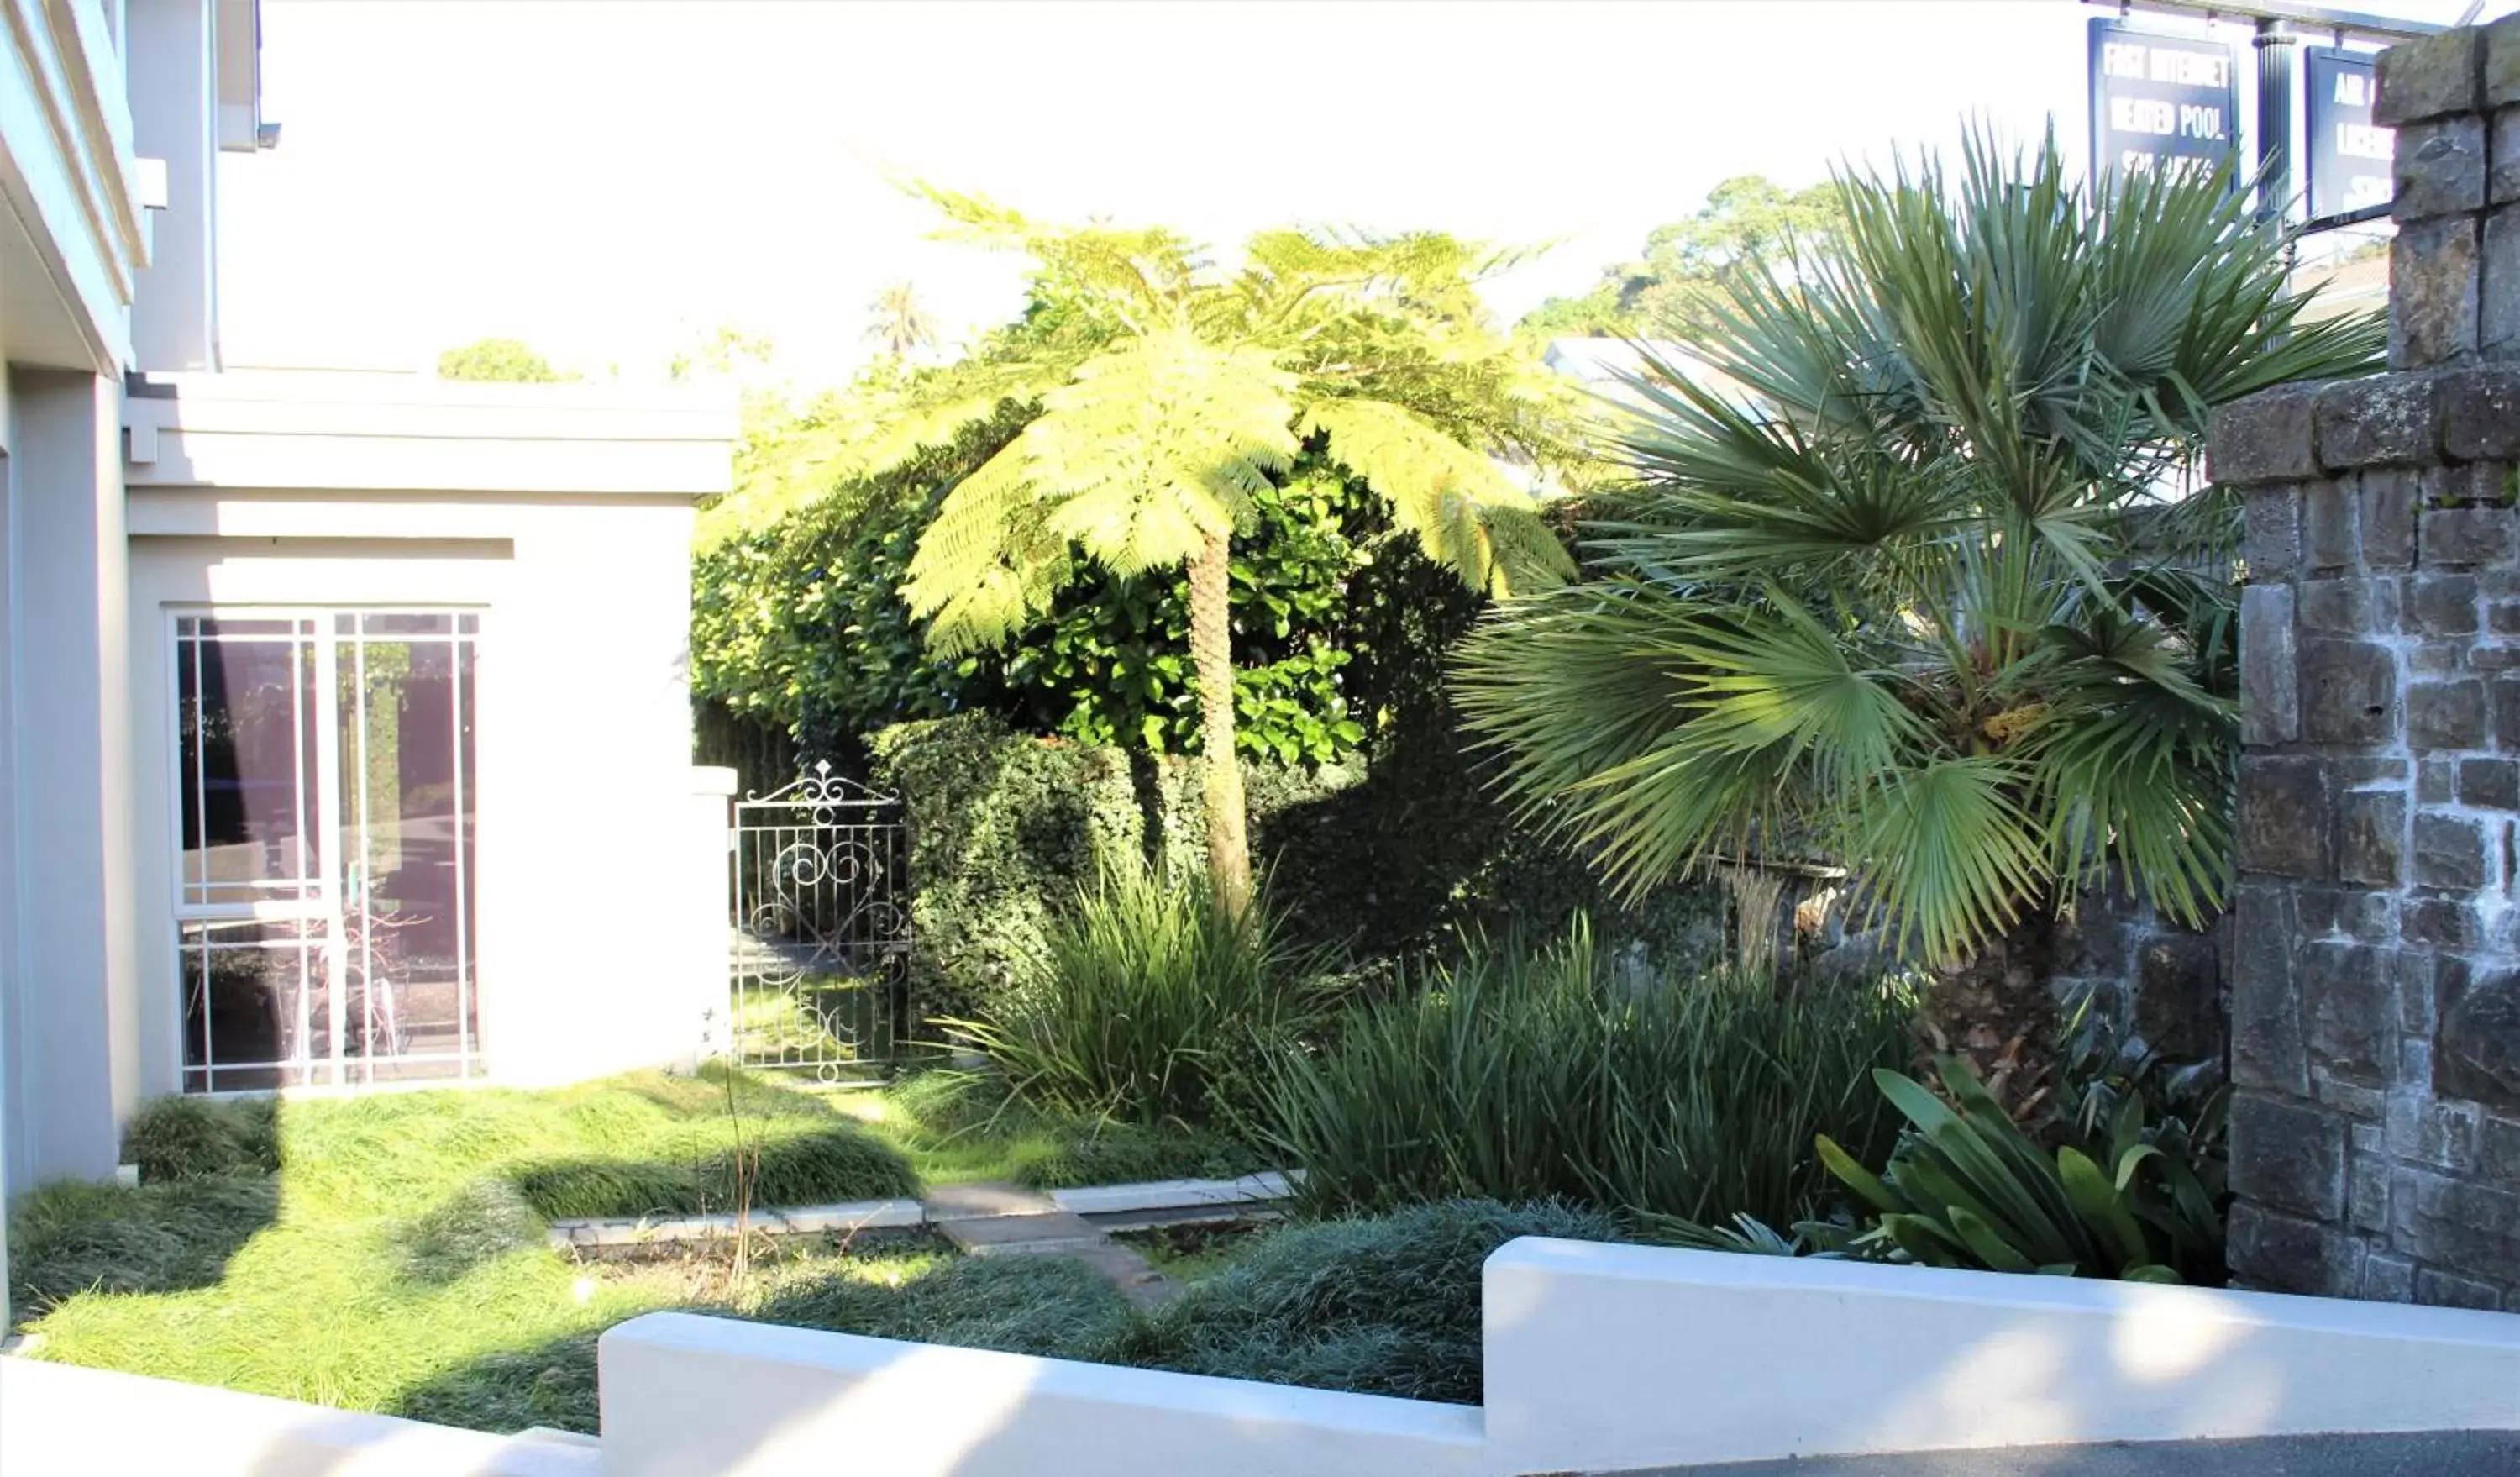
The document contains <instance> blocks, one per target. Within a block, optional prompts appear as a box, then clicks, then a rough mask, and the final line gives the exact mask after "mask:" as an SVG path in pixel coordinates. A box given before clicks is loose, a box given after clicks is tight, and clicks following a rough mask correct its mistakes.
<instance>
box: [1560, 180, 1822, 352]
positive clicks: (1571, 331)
mask: <svg viewBox="0 0 2520 1477" xmlns="http://www.w3.org/2000/svg"><path fill="white" fill-rule="evenodd" d="M1845 230H1846V214H1845V209H1844V205H1843V203H1842V201H1841V200H1840V198H1839V195H1838V192H1837V189H1836V187H1835V186H1833V185H1830V184H1828V183H1826V182H1823V183H1821V184H1817V185H1806V186H1804V187H1802V188H1801V189H1798V190H1788V189H1786V188H1785V187H1784V186H1782V185H1778V184H1777V183H1776V182H1775V181H1773V180H1771V179H1769V178H1767V177H1766V176H1765V175H1759V174H1743V175H1736V176H1734V177H1733V178H1732V179H1728V180H1726V181H1724V182H1723V183H1722V184H1719V185H1717V186H1716V187H1715V188H1714V189H1712V190H1709V191H1708V192H1706V203H1705V204H1704V205H1701V206H1700V207H1698V209H1697V210H1696V211H1695V212H1694V213H1692V214H1690V215H1688V217H1686V218H1685V219H1682V220H1677V221H1673V222H1671V223H1669V224H1667V225H1661V226H1656V227H1655V228H1654V229H1653V230H1652V231H1651V232H1650V233H1648V234H1647V235H1646V237H1645V246H1644V254H1643V256H1641V257H1639V258H1637V259H1636V260H1633V261H1626V262H1619V263H1615V264H1613V265H1611V266H1608V267H1605V268H1603V269H1602V272H1601V281H1600V282H1599V283H1598V285H1597V286H1595V287H1594V289H1593V290H1592V291H1589V292H1586V293H1584V294H1583V295H1582V296H1579V297H1553V298H1550V299H1549V300H1548V301H1547V302H1544V303H1542V304H1541V305H1540V306H1539V307H1536V308H1534V309H1532V310H1531V312H1529V313H1528V314H1526V315H1524V317H1523V319H1522V321H1521V323H1520V324H1518V325H1516V332H1517V334H1518V335H1520V336H1524V337H1526V338H1535V337H1536V338H1552V337H1561V336H1579V337H1580V336H1621V337H1638V338H1693V337H1695V336H1697V335H1698V333H1699V332H1701V331H1702V330H1703V329H1705V328H1706V327H1707V323H1708V313H1709V311H1710V309H1711V308H1712V307H1713V306H1714V305H1715V304H1716V302H1717V301H1718V300H1719V298H1720V294H1721V289H1722V284H1723V282H1724V279H1725V277H1726V275H1727V274H1729V273H1732V272H1734V271H1736V270H1739V269H1740V268H1741V267H1742V266H1743V265H1744V264H1745V263H1747V262H1749V261H1750V260H1752V259H1753V258H1756V257H1779V256H1790V255H1798V254H1807V253H1811V252H1817V251H1823V250H1825V249H1827V248H1828V247H1829V246H1831V245H1832V244H1833V243H1834V242H1835V241H1837V240H1838V239H1839V238H1840V237H1842V236H1843V235H1844V233H1845Z"/></svg>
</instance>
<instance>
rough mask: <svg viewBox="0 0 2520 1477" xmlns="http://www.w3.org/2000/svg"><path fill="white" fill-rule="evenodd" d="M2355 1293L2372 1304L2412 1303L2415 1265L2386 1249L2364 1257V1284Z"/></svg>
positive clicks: (2413, 1298)
mask: <svg viewBox="0 0 2520 1477" xmlns="http://www.w3.org/2000/svg"><path fill="white" fill-rule="evenodd" d="M2354 1295H2355V1296H2356V1297H2359V1298H2362V1299H2363V1300H2364V1301H2365V1302H2372V1303H2411V1302H2413V1301H2414V1300H2415V1264H2414V1263H2412V1262H2409V1261H2408V1260H2407V1259H2406V1258H2405V1257H2400V1256H2391V1255H2389V1254H2387V1253H2386V1252H2378V1251H2375V1252H2372V1253H2370V1254H2369V1255H2367V1256H2365V1257H2364V1258H2363V1286H2362V1288H2361V1290H2359V1291H2357V1292H2356V1293H2355V1294H2354Z"/></svg>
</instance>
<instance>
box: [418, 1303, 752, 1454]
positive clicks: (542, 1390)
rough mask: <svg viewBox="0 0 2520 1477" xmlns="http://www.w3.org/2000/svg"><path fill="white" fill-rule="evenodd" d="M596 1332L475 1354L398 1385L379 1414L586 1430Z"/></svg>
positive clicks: (487, 1426) (493, 1427)
mask: <svg viewBox="0 0 2520 1477" xmlns="http://www.w3.org/2000/svg"><path fill="white" fill-rule="evenodd" d="M691 1311H692V1312H695V1313H707V1312H713V1311H717V1310H712V1309H706V1308H695V1309H692V1310H691ZM601 1336H602V1333H601V1331H600V1330H596V1329H589V1330H587V1331H586V1332H583V1333H571V1334H565V1335H562V1337H559V1338H554V1339H546V1340H545V1341H543V1342H542V1343H539V1344H535V1345H533V1346H532V1347H530V1348H525V1349H509V1350H502V1351H500V1352H499V1353H496V1354H487V1355H483V1356H481V1357H479V1358H477V1359H473V1360H471V1361H468V1362H466V1363H464V1364H462V1365H457V1366H455V1367H454V1368H452V1369H448V1370H446V1371H445V1372H444V1373H441V1374H439V1375H437V1376H436V1377H435V1378H433V1379H430V1380H427V1381H426V1382H425V1383H422V1384H419V1385H416V1386H414V1387H413V1388H411V1389H410V1390H407V1391H405V1392H404V1393H403V1396H402V1398H401V1399H400V1400H399V1401H396V1402H395V1403H394V1405H393V1407H392V1408H391V1409H390V1410H387V1411H386V1412H385V1413H387V1414H389V1415H402V1416H407V1417H409V1418H410V1419H413V1420H426V1421H429V1422H431V1423H433V1424H436V1425H441V1426H464V1427H467V1428H469V1429H472V1430H475V1431H494V1432H498V1433H501V1434H503V1435H504V1434H509V1433H513V1432H517V1431H521V1430H523V1429H525V1428H526V1427H527V1426H554V1427H557V1428H559V1429H561V1430H563V1431H583V1432H586V1433H588V1434H590V1435H591V1434H593V1433H594V1431H595V1429H596V1417H597V1405H596V1393H595V1341H596V1339H598V1338H599V1337H601Z"/></svg>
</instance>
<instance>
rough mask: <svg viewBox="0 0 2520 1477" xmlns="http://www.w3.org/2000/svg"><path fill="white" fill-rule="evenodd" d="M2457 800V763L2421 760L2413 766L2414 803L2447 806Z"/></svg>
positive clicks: (2451, 760) (2452, 760)
mask: <svg viewBox="0 0 2520 1477" xmlns="http://www.w3.org/2000/svg"><path fill="white" fill-rule="evenodd" d="M2457 798H2458V761H2457V760H2455V759H2423V760H2418V761H2417V762H2416V765H2415V803H2416V804H2418V805H2448V804H2450V803H2451V802H2453V801H2454V800H2456V799H2457Z"/></svg>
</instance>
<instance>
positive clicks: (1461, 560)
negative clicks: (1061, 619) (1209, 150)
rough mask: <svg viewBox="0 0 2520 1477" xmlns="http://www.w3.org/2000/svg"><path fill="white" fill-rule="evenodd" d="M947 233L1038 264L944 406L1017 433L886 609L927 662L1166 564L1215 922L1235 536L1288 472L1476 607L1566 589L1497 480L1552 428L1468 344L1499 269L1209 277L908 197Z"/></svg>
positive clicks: (1242, 873)
mask: <svg viewBox="0 0 2520 1477" xmlns="http://www.w3.org/2000/svg"><path fill="white" fill-rule="evenodd" d="M927 193H928V195H929V198H930V199H932V200H933V201H935V202H936V203H937V204H938V205H939V206H940V207H941V208H942V209H943V210H944V212H945V214H946V216H947V218H948V220H949V221H951V222H952V223H953V224H954V226H955V227H956V228H957V230H958V232H959V233H960V234H962V235H964V236H966V237H967V238H969V239H973V240H976V241H980V242H983V243H986V244H989V245H993V246H1004V247H1011V248H1013V249H1018V250H1022V251H1024V252H1026V253H1028V254H1029V255H1031V256H1032V258H1033V259H1034V261H1035V263H1036V271H1035V276H1034V281H1033V291H1032V307H1031V309H1030V311H1029V312H1028V314H1027V318H1026V322H1025V324H1024V326H1023V330H1024V331H1023V332H1022V333H1020V334H1015V335H1010V336H1004V337H1002V338H1001V339H999V341H998V342H996V343H995V344H993V345H992V346H991V348H990V350H989V352H987V353H985V354H984V355H982V356H980V357H979V358H978V360H977V361H976V362H975V363H974V364H972V365H971V366H970V367H969V368H968V370H967V372H966V373H964V374H963V375H961V376H959V377H957V387H958V388H960V389H963V390H967V391H968V396H967V399H966V400H965V401H964V402H963V403H962V404H961V405H954V404H951V403H950V402H949V404H948V405H947V406H946V407H945V408H944V409H943V410H942V411H941V412H940V413H939V414H940V416H941V419H942V420H943V421H945V422H949V423H959V422H967V420H969V419H971V415H972V412H973V410H974V409H976V408H982V407H985V406H991V405H994V404H996V403H997V402H998V401H1000V400H1002V399H1006V398H1023V399H1038V401H1039V402H1040V405H1041V407H1042V409H1041V414H1040V416H1039V417H1038V418H1037V419H1035V420H1033V421H1032V422H1031V423H1030V424H1028V425H1025V426H1024V428H1023V429H1022V431H1021V432H1020V433H1018V434H1017V435H1016V436H1015V437H1014V439H1013V440H1012V441H1011V442H1009V443H1008V445H1007V446H1006V447H1005V448H1004V449H1002V450H1000V451H999V452H997V454H996V455H994V456H992V457H991V458H990V459H989V460H988V461H987V462H986V463H984V464H983V465H981V466H980V467H979V468H978V469H977V470H975V471H973V472H972V473H971V475H969V476H968V477H967V478H965V479H964V480H962V481H961V482H959V483H957V484H956V485H955V486H954V488H953V490H952V491H951V492H949V493H948V494H947V495H946V497H945V499H944V501H943V503H942V504H941V505H940V507H939V509H938V511H937V514H936V518H935V521H934V522H933V523H932V524H931V525H930V526H929V527H928V528H927V530H926V532H925V533H924V534H923V535H922V537H921V539H920V541H919V547H918V551H917V553H916V555H915V556H914V557H913V559H912V560H911V564H910V570H909V578H908V580H907V582H906V584H905V585H904V587H903V594H904V596H905V598H906V599H907V601H908V604H909V605H910V608H911V609H912V611H913V612H914V613H915V614H918V615H920V616H922V617H924V618H927V619H928V621H929V626H928V637H927V639H928V642H929V644H930V645H931V647H933V648H934V649H937V650H938V651H940V652H941V653H943V654H946V655H948V656H952V655H956V654H959V653H966V652H969V651H973V650H977V649H985V648H987V647H990V646H992V645H993V644H996V643H1000V642H1003V641H1004V640H1006V639H1007V638H1008V637H1009V635H1010V634H1012V632H1014V631H1016V630H1018V629H1020V628H1021V627H1022V626H1023V625H1024V624H1025V623H1026V622H1027V621H1028V620H1030V619H1032V618H1034V617H1035V616H1037V615H1038V614H1039V613H1040V612H1042V611H1043V610H1045V609H1047V608H1048V607H1049V606H1050V604H1051V603H1052V601H1053V600H1054V598H1055V597H1056V595H1057V592H1058V591H1059V589H1060V588H1061V587H1062V586H1064V585H1065V584H1067V583H1068V582H1069V581H1070V580H1071V579H1073V578H1075V577H1076V576H1077V575H1078V573H1079V572H1080V569H1081V568H1082V567H1083V566H1084V565H1087V564H1091V565H1094V566H1099V567H1100V568H1101V569H1102V570H1103V571H1105V572H1106V573H1108V574H1109V575H1112V576H1116V577H1118V578H1120V579H1124V580H1126V579H1133V578H1139V577H1142V576H1146V575H1148V574H1150V573H1153V572H1155V571H1161V570H1169V569H1173V568H1182V569H1184V570H1185V571H1186V573H1187V576H1188V580H1187V583H1188V595H1189V616H1190V648H1191V657H1192V661H1193V669H1194V673H1195V693H1196V695H1197V701H1198V711H1199V719H1200V724H1199V729H1200V737H1199V744H1198V747H1199V751H1200V753H1201V756H1202V762H1201V777H1202V785H1203V789H1204V792H1205V796H1206V802H1207V803H1206V823H1207V828H1208V861H1209V867H1210V872H1211V875H1212V880H1213V883H1214V891H1215V896H1216V900H1217V903H1218V906H1219V907H1221V908H1224V909H1227V910H1229V911H1239V909H1240V908H1241V907H1242V905H1243V903H1244V901H1245V900H1246V899H1247V897H1248V895H1249V891H1250V859H1249V849H1248V845H1247V843H1246V841H1245V838H1244V834H1243V828H1244V804H1243V796H1242V781H1241V774H1240V771H1239V768H1238V765H1237V762H1236V760H1235V749H1236V743H1235V729H1236V714H1235V702H1234V693H1235V672H1234V660H1235V654H1234V639H1233V630H1232V613H1233V607H1232V600H1231V585H1232V572H1233V551H1232V545H1233V540H1234V538H1235V536H1236V534H1237V533H1238V531H1240V532H1248V531H1250V530H1251V529H1252V528H1253V527H1254V525H1255V522H1256V519H1257V516H1258V510H1259V506H1260V503H1261V500H1263V499H1264V498H1267V497H1269V496H1271V495H1272V494H1273V493H1274V492H1275V491H1276V490H1278V489H1279V488H1280V487H1281V486H1282V485H1283V478H1284V476H1285V475H1286V473H1287V472H1288V471H1289V470H1291V469H1292V468H1293V467H1294V466H1295V464H1296V461H1297V459H1298V457H1299V456H1302V455H1304V454H1306V453H1307V452H1311V453H1314V454H1317V455H1320V456H1323V457H1326V458H1328V461H1329V462H1330V463H1331V464H1332V465H1334V466H1336V467H1338V468H1339V469H1341V470H1343V471H1344V472H1346V473H1348V474H1350V475H1352V476H1353V477H1354V478H1355V479H1356V480H1357V481H1359V482H1360V483H1362V484H1363V485H1365V486H1366V487H1368V488H1370V489H1372V491H1373V493H1374V494H1375V495H1377V496H1378V497H1379V498H1380V499H1381V500H1382V501H1383V502H1384V503H1385V504H1386V505H1387V506H1388V508H1389V509H1390V512H1391V516H1392V519H1393V521H1394V523H1395V524H1396V525H1397V526H1399V527H1401V528H1403V529H1405V530H1407V532H1408V533H1409V534H1411V535H1412V536H1414V538H1415V539H1416V541H1417V543H1418V547H1419V549H1420V550H1421V551H1422V552H1423V553H1424V554H1425V556H1426V557H1427V558H1429V559H1433V560H1434V561H1435V562H1437V563H1439V564H1441V565H1443V566H1444V567H1446V568H1448V569H1451V570H1453V571H1454V572H1455V573H1456V574H1457V575H1458V576H1459V577H1460V578H1461V579H1462V580H1463V581H1464V582H1465V583H1467V584H1469V585H1471V586H1473V587H1474V588H1478V589H1481V590H1485V591H1489V592H1491V593H1494V594H1500V595H1501V594H1505V593H1508V592H1509V591H1514V590H1519V589H1524V588H1528V587H1531V586H1534V585H1543V584H1548V583H1552V582H1553V581H1555V580H1557V579H1558V578H1561V577H1562V575H1563V574H1564V573H1565V572H1566V571H1567V569H1568V567H1569V566H1568V565H1567V562H1566V557H1565V554H1564V552H1563V550H1562V548H1561V547H1560V545H1559V544H1558V542H1557V539H1556V536H1555V535H1554V534H1553V532H1552V531H1551V529H1550V528H1549V527H1548V525H1547V524H1546V523H1545V522H1543V520H1542V519H1541V518H1540V517H1539V515H1538V503H1537V501H1536V500H1535V499H1534V498H1533V496H1532V495H1531V494H1530V493H1529V492H1527V491H1526V490H1525V489H1524V488H1523V487H1521V486H1519V485H1517V482H1516V480H1515V478H1514V477H1512V476H1510V475H1508V471H1507V470H1506V468H1505V465H1504V464H1503V463H1502V462H1501V460H1500V459H1501V458H1505V457H1513V458H1518V459H1519V460H1520V461H1521V462H1522V463H1523V464H1524V465H1526V466H1527V467H1529V468H1531V469H1532V470H1534V471H1535V472H1537V471H1539V470H1541V469H1543V468H1545V467H1547V466H1551V465H1556V464H1563V463H1571V462H1572V461H1573V460H1575V458H1574V452H1573V444H1572V441H1571V440H1570V439H1569V436H1570V427H1569V426H1568V425H1567V423H1566V422H1565V421H1564V419H1563V414H1562V408H1561V406H1560V405H1559V403H1558V402H1557V401H1555V400H1554V399H1553V393H1552V392H1551V391H1550V390H1549V389H1547V388H1544V387H1543V385H1542V383H1541V381H1539V380H1536V379H1535V378H1534V372H1533V371H1532V369H1531V367H1530V366H1529V365H1528V363H1527V362H1526V361H1524V360H1522V359H1521V358H1520V357H1519V356H1516V355H1514V354H1513V353H1512V352H1511V351H1510V349H1509V347H1508V345H1507V344H1505V343H1504V342H1503V341H1502V340H1501V339H1499V338H1497V337H1496V336H1494V335H1493V334H1491V333H1490V332H1489V331H1488V330H1487V328H1486V325H1485V321H1484V317H1483V313H1482V310H1481V308H1480V306H1479V302H1478V298H1477V294H1476V291H1475V284H1476V282H1477V281H1478V279H1479V278H1480V277H1482V276H1484V275H1486V274H1487V273H1489V272H1491V271H1494V270H1497V269H1499V268H1500V267H1502V266H1504V265H1507V264H1508V263H1509V262H1510V261H1511V260H1512V258H1511V257H1509V256H1506V255H1502V254H1500V253H1495V252H1490V251H1486V250H1483V249H1480V248H1477V247H1474V246H1469V245H1466V244H1464V243H1462V242H1458V241H1455V240H1453V239H1452V238H1450V237H1446V236H1442V235H1436V234H1420V235H1410V236H1400V237H1390V238H1373V237H1363V236H1333V235H1329V234H1324V233H1313V232H1304V231H1291V230H1290V231H1271V232H1263V233H1261V234H1259V235H1257V236H1255V237H1253V238H1252V239H1251V240H1250V242H1249V243H1248V244H1247V245H1246V247H1245V251H1244V261H1243V264H1242V265H1241V267H1240V268H1239V269H1238V270H1237V271H1233V272H1230V273H1229V272H1225V271H1221V270H1219V269H1217V268H1216V267H1215V266H1214V265H1213V264H1212V263H1211V262H1209V261H1208V260H1207V259H1206V258H1205V257H1203V256H1202V255H1201V254H1200V253H1198V252H1197V251H1196V250H1195V249H1193V247H1192V246H1191V245H1190V244H1189V243H1188V242H1186V241H1185V240H1183V239H1182V238H1180V237H1179V236H1176V235H1174V234H1173V233H1171V232H1168V231H1163V230H1160V229H1156V230H1141V231H1124V230H1117V229H1113V228H1110V227H1104V226H1087V227H1082V228H1060V227H1052V226H1044V225H1037V224H1035V223H1033V222H1030V221H1028V220H1025V219H1024V218H1023V217H1021V216H1019V215H1017V214H1015V213H1013V212H1012V211H1009V210H1006V209H1004V208H1002V207H1000V206H997V205H995V204H992V203H990V202H988V201H980V200H976V199H973V198H969V197H964V196H956V195H950V194H947V193H944V192H937V191H930V192H927Z"/></svg>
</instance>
